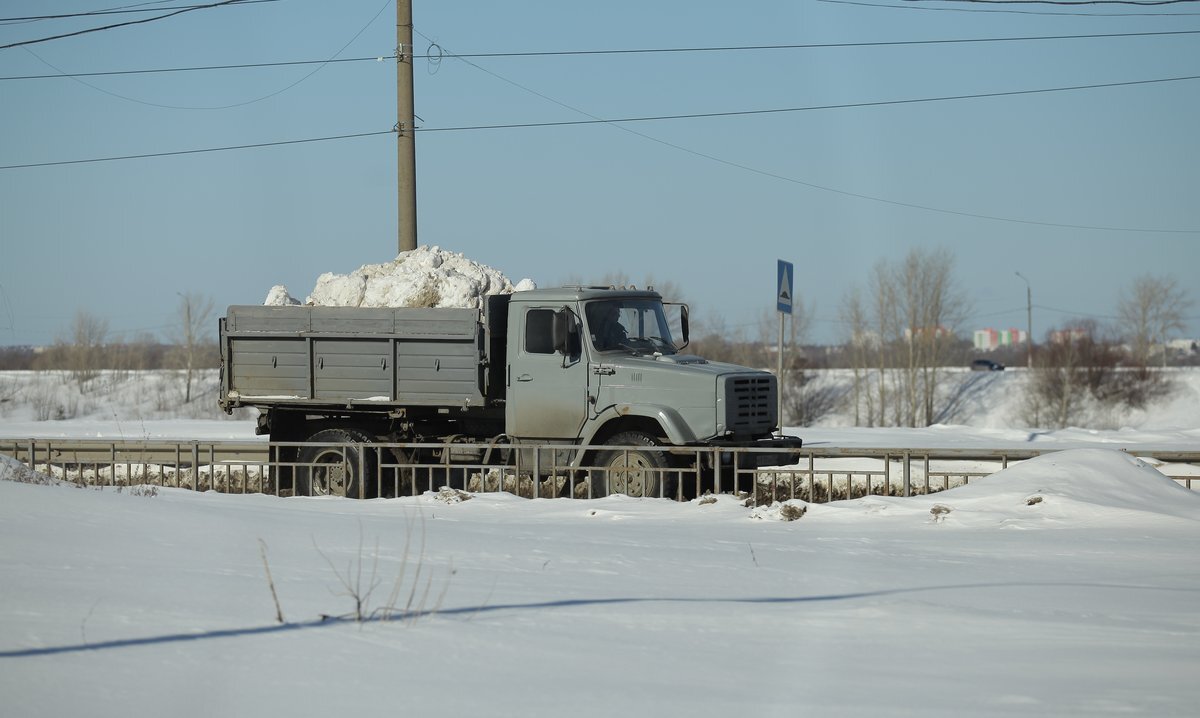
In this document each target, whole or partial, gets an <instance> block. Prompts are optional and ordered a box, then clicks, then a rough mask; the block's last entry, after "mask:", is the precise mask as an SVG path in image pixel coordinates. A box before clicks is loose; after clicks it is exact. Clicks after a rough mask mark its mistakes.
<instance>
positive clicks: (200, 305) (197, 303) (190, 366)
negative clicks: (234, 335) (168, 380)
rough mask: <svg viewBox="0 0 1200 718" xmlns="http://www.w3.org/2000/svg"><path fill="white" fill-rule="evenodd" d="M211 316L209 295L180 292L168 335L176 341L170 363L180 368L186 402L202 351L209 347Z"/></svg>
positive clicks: (190, 394)
mask: <svg viewBox="0 0 1200 718" xmlns="http://www.w3.org/2000/svg"><path fill="white" fill-rule="evenodd" d="M212 317H213V300H212V297H207V296H203V295H201V294H199V293H196V292H185V293H183V294H180V295H179V308H178V309H177V310H176V314H175V318H176V322H177V323H176V324H175V328H174V329H173V330H172V332H171V337H170V338H171V341H172V342H173V343H174V344H175V349H174V351H173V358H174V362H173V363H174V364H175V365H176V366H177V367H179V368H180V369H183V401H184V403H185V404H186V403H189V402H191V400H192V383H193V381H194V379H195V374H196V370H197V369H199V368H200V367H201V366H202V365H203V364H204V361H203V355H204V354H205V353H206V352H210V351H211V349H212V344H213V342H212V327H211V326H210V324H211V323H212Z"/></svg>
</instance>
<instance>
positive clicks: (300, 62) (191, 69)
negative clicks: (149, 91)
mask: <svg viewBox="0 0 1200 718" xmlns="http://www.w3.org/2000/svg"><path fill="white" fill-rule="evenodd" d="M276 1H277V0H272V2H276ZM1196 32H1197V33H1200V30H1197V31H1196ZM394 59H396V56H395V55H376V56H372V57H334V58H329V59H325V60H291V61H286V62H248V63H242V64H238V65H198V66H195V67H161V68H154V69H148V70H110V71H106V72H66V71H64V72H57V73H53V74H49V75H14V76H10V77H0V81H3V80H57V79H67V78H75V77H110V76H115V75H151V74H155V73H164V72H201V71H206V70H245V69H250V68H255V67H291V66H295V65H331V64H334V63H339V62H368V61H369V62H382V61H384V60H394Z"/></svg>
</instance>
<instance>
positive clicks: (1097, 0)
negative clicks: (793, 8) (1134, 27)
mask: <svg viewBox="0 0 1200 718" xmlns="http://www.w3.org/2000/svg"><path fill="white" fill-rule="evenodd" d="M902 2H908V3H918V2H963V3H979V4H984V5H1018V4H1019V5H1179V4H1181V3H1190V2H1200V0H902Z"/></svg>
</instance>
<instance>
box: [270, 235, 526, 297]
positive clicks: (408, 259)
mask: <svg viewBox="0 0 1200 718" xmlns="http://www.w3.org/2000/svg"><path fill="white" fill-rule="evenodd" d="M534 288H536V285H535V284H534V283H533V282H532V281H531V280H529V279H522V280H521V281H520V282H518V283H517V284H516V285H514V284H513V283H512V282H510V281H509V280H508V278H507V277H505V276H504V275H503V274H501V273H500V272H499V271H498V270H496V269H493V268H492V267H489V266H487V265H486V264H480V263H479V262H474V261H472V260H470V259H468V258H467V257H465V256H463V255H462V254H461V253H458V252H447V251H443V250H441V249H440V248H438V247H429V246H421V247H417V248H416V249H414V250H411V251H408V252H401V253H400V254H399V255H397V256H396V258H395V259H394V260H392V261H390V262H384V263H382V264H365V265H363V266H361V267H359V268H358V269H356V270H354V271H353V272H351V273H349V274H334V273H333V272H326V273H325V274H322V275H321V276H320V277H317V285H316V286H315V287H314V288H313V291H312V294H309V295H308V298H307V299H306V300H305V302H304V303H305V304H309V305H314V306H322V307H461V308H474V307H478V306H480V304H481V303H482V298H483V297H485V296H488V295H492V294H510V293H512V292H519V291H523V290H527V289H534ZM263 303H264V304H268V305H273V306H283V305H287V304H300V302H299V301H298V300H296V299H294V298H293V297H292V296H291V295H290V294H289V293H288V291H287V288H286V287H284V286H282V285H276V286H274V287H272V288H271V291H270V292H269V293H268V294H267V299H266V301H265V302H263Z"/></svg>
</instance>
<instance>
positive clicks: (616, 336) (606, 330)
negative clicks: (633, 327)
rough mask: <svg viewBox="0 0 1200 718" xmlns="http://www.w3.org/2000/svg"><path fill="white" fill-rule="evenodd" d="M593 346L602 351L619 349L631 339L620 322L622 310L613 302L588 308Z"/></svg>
mask: <svg viewBox="0 0 1200 718" xmlns="http://www.w3.org/2000/svg"><path fill="white" fill-rule="evenodd" d="M587 317H588V326H589V327H590V328H591V334H592V346H594V347H596V349H598V350H600V351H606V350H609V349H618V348H620V347H621V346H622V345H624V344H625V343H626V342H627V341H628V339H629V333H628V332H627V331H626V330H625V327H624V326H623V325H622V324H621V322H620V321H619V318H620V309H619V307H618V306H617V305H616V304H614V303H611V302H605V303H600V304H592V305H590V306H588V308H587Z"/></svg>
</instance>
